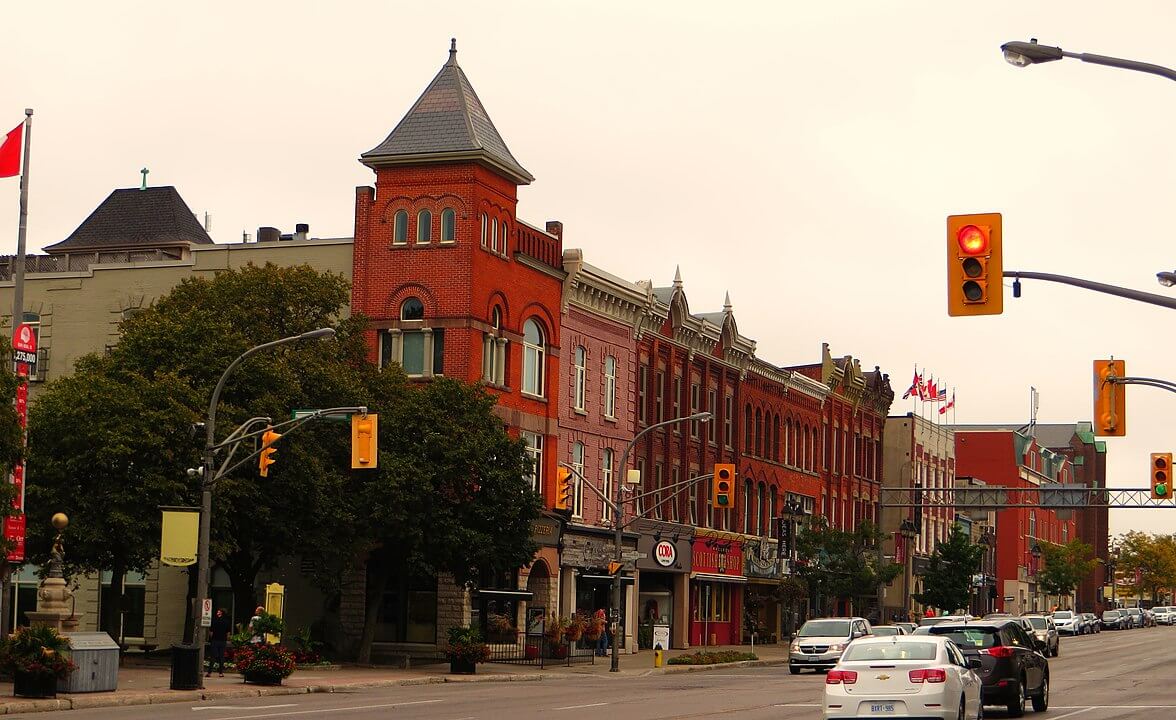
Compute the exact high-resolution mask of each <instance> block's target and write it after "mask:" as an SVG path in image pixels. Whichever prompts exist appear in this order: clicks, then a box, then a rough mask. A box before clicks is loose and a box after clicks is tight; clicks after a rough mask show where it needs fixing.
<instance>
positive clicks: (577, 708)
mask: <svg viewBox="0 0 1176 720" xmlns="http://www.w3.org/2000/svg"><path fill="white" fill-rule="evenodd" d="M601 705H608V703H606V702H602V703H588V704H587V705H566V706H564V707H557V708H551V709H552V710H579V709H580V708H589V707H600V706H601Z"/></svg>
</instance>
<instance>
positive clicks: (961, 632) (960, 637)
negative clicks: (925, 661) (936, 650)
mask: <svg viewBox="0 0 1176 720" xmlns="http://www.w3.org/2000/svg"><path fill="white" fill-rule="evenodd" d="M931 634H932V635H944V636H946V637H949V638H951V641H952V642H954V643H955V644H956V645H957V646H958V647H959V649H960V650H978V649H980V648H990V647H994V646H996V645H999V644H1000V634H999V633H998V632H997V630H996V628H958V627H943V626H942V625H940V626H939V627H933V628H931Z"/></svg>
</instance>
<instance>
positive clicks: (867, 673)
mask: <svg viewBox="0 0 1176 720" xmlns="http://www.w3.org/2000/svg"><path fill="white" fill-rule="evenodd" d="M939 627H942V626H939ZM983 664H984V663H983V660H981V659H980V658H979V656H975V657H968V656H966V655H964V653H963V652H961V651H960V649H959V648H958V647H956V645H955V644H954V643H953V642H952V641H951V640H950V639H948V638H946V637H919V638H915V637H908V636H891V637H888V638H863V639H861V640H857V641H855V642H854V643H853V644H852V645H850V646H849V648H847V649H846V651H845V654H844V655H842V656H841V660H840V662H838V663H837V665H836V666H835V667H834V668H833V669H832V670H830V671H829V674H828V675H826V676H825V701H824V717H825V718H826V720H831V719H832V718H855V717H863V716H864V717H877V716H879V715H883V716H889V715H897V716H911V715H915V714H917V715H918V716H919V717H920V718H922V717H927V718H932V717H934V718H942V719H943V720H957V718H965V719H966V720H978V719H979V718H980V717H981V715H983V712H982V710H981V706H980V703H981V680H980V677H979V675H977V671H979V670H980V668H981V667H983ZM928 711H930V712H928Z"/></svg>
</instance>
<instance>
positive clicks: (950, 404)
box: [939, 390, 955, 415]
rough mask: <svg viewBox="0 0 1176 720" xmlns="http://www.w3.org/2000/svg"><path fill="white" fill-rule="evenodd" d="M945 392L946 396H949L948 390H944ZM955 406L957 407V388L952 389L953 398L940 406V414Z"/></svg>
mask: <svg viewBox="0 0 1176 720" xmlns="http://www.w3.org/2000/svg"><path fill="white" fill-rule="evenodd" d="M943 393H944V397H945V398H946V397H947V390H944V391H943ZM953 407H955V390H952V391H951V400H949V401H948V402H947V403H946V404H945V405H944V406H943V407H941V408H939V414H940V415H943V414H945V413H946V412H947V411H948V410H951V409H952V408H953Z"/></svg>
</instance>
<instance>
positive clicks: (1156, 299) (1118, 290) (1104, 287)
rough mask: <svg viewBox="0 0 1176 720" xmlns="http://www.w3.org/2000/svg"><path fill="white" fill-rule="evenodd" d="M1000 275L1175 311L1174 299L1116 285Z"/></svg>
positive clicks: (1021, 273) (1049, 275)
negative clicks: (1067, 286) (1113, 296)
mask: <svg viewBox="0 0 1176 720" xmlns="http://www.w3.org/2000/svg"><path fill="white" fill-rule="evenodd" d="M1002 274H1003V275H1004V277H1007V278H1014V279H1019V278H1025V279H1027V280H1043V281H1045V282H1056V283H1061V284H1063V285H1073V286H1074V287H1080V288H1084V289H1086V290H1093V291H1095V292H1100V293H1104V294H1106V295H1115V296H1117V297H1121V298H1127V299H1128V300H1135V301H1136V302H1142V303H1148V304H1149V305H1159V306H1160V307H1166V308H1169V309H1172V310H1176V299H1173V298H1170V297H1166V296H1164V295H1156V294H1154V293H1147V292H1143V291H1140V290H1132V289H1131V288H1125V287H1119V286H1118V285H1108V284H1106V283H1100V282H1095V281H1093V280H1083V279H1082V278H1076V277H1070V276H1069V275H1055V274H1054V273H1042V272H1029V271H1025V270H1005V271H1004V272H1003V273H1002Z"/></svg>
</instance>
